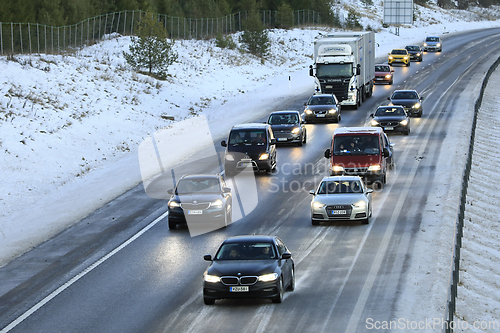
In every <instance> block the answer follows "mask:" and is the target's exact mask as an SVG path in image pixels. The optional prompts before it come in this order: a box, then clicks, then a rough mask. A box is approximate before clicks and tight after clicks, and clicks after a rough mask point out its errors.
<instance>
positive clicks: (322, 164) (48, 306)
mask: <svg viewBox="0 0 500 333" xmlns="http://www.w3.org/2000/svg"><path fill="white" fill-rule="evenodd" d="M499 33H500V29H492V30H484V31H474V32H471V33H467V34H463V35H459V36H458V35H457V36H448V37H447V38H445V39H444V48H443V52H437V53H431V52H428V53H426V54H425V56H424V61H423V62H421V63H415V62H412V64H411V66H410V67H403V66H395V70H396V72H395V81H394V84H393V85H392V86H389V85H377V86H376V87H375V90H374V94H373V96H372V97H371V98H369V99H367V100H366V101H365V102H364V103H363V105H362V106H361V107H360V108H359V109H358V110H346V109H344V110H343V113H342V121H341V122H340V123H339V124H308V125H307V131H308V138H307V143H306V144H305V145H304V146H303V147H295V146H283V147H282V146H280V147H278V171H277V172H276V173H274V174H272V175H266V174H256V185H257V191H258V204H257V206H256V208H255V209H253V210H252V211H241V209H239V207H238V205H236V207H235V208H234V209H235V210H238V211H237V212H236V213H234V214H235V216H236V219H237V217H238V216H241V218H240V219H237V221H235V222H234V223H233V224H231V225H230V226H228V227H227V228H225V229H219V230H216V231H213V232H210V233H206V234H203V235H200V236H196V237H190V234H189V231H188V229H186V228H178V229H177V230H169V229H168V226H167V223H166V218H165V212H166V201H165V200H163V199H161V195H162V193H163V195H164V192H162V189H165V187H169V188H171V187H173V185H172V184H173V183H174V180H173V179H172V176H173V178H178V177H179V176H180V175H181V174H182V173H202V172H211V173H213V172H219V171H221V167H220V165H219V162H218V161H219V159H220V158H222V157H223V150H222V147H220V144H219V143H220V141H221V140H223V139H225V138H215V140H214V145H215V147H216V151H217V152H218V154H219V156H218V157H217V156H216V158H214V156H203V155H202V153H200V154H199V155H197V158H196V160H191V161H185V162H184V163H183V164H182V165H178V166H176V167H175V168H174V170H173V172H170V174H168V175H167V176H166V177H164V178H163V179H162V180H161V181H162V183H156V184H152V185H151V186H152V187H151V190H152V192H154V190H155V188H154V187H155V186H156V191H157V193H158V197H157V198H156V199H153V198H151V197H149V196H148V195H146V194H145V192H144V188H143V186H142V185H141V186H138V187H137V188H134V189H133V190H131V191H129V192H127V193H125V194H123V195H122V196H120V197H119V198H117V199H116V200H114V201H112V202H110V203H109V204H107V205H105V206H104V207H102V208H101V209H99V210H98V211H96V212H95V213H93V214H92V215H91V216H88V217H87V218H86V219H84V220H82V221H81V222H79V223H78V224H77V225H75V226H74V227H72V228H70V229H68V230H66V231H64V232H62V233H61V234H59V235H57V236H56V237H54V238H53V239H51V240H50V241H48V242H46V243H44V244H42V245H41V246H39V247H37V248H36V249H34V250H33V251H31V252H29V253H27V254H25V255H23V256H22V257H20V258H17V259H15V260H14V261H12V262H11V263H9V264H8V265H7V266H5V267H3V268H2V269H0V281H2V283H1V285H0V332H2V333H3V332H120V333H124V332H218V333H223V332H231V333H232V332H235V331H236V332H364V331H368V329H367V327H366V319H367V318H376V319H377V320H380V321H382V320H387V321H389V320H393V318H394V314H395V311H396V307H397V303H398V301H399V298H400V295H401V291H402V290H401V288H402V286H403V285H404V281H405V280H406V279H407V278H408V276H407V274H406V272H405V268H406V267H408V265H409V263H410V261H411V259H412V257H413V256H416V255H418V251H416V249H415V248H414V247H413V241H414V237H413V236H414V235H415V234H416V232H417V231H418V230H419V226H420V223H421V222H422V220H421V219H422V215H421V213H422V210H423V209H424V205H425V203H426V201H427V195H428V189H429V188H430V184H432V183H433V182H439V179H436V178H435V172H434V170H435V168H436V163H437V160H438V156H439V154H440V152H441V146H442V142H443V138H444V137H445V135H446V133H447V131H448V130H450V128H449V124H450V119H452V117H453V116H454V114H455V113H457V112H460V109H461V107H462V106H461V105H457V101H458V96H460V95H461V94H467V93H468V91H469V89H470V88H469V87H470V86H471V84H476V82H470V79H471V77H472V75H471V73H475V72H477V71H485V64H487V63H491V62H493V61H494V60H496V58H497V57H498V54H500V39H499V38H498V34H499ZM401 46H402V47H404V45H401ZM379 60H380V61H381V62H382V61H385V59H379ZM403 88H409V89H416V90H417V91H419V92H420V94H421V95H423V96H424V97H425V100H424V102H423V107H424V113H423V117H422V118H412V120H411V123H412V127H411V134H410V135H409V136H403V135H391V136H390V139H391V142H393V143H395V144H396V145H395V159H396V168H395V169H394V170H391V171H390V172H389V174H388V177H387V181H388V183H387V186H386V187H385V188H384V189H383V190H382V191H376V192H374V195H373V209H374V210H373V217H372V219H371V221H370V224H369V225H362V224H360V223H357V222H336V223H328V224H321V225H320V226H312V225H311V221H310V201H311V196H310V195H309V193H308V192H309V190H312V189H314V187H315V186H316V185H317V184H318V182H319V181H320V180H321V178H322V177H323V176H325V175H326V174H327V173H326V170H327V162H328V161H327V160H326V159H325V158H324V157H323V152H324V150H325V149H326V148H328V147H329V144H330V140H331V136H332V132H333V130H334V129H335V128H336V127H338V126H363V125H365V124H366V123H367V120H368V115H369V114H370V113H371V112H373V110H374V109H375V108H376V106H378V105H382V104H387V102H388V101H387V100H386V98H387V97H388V96H389V95H390V93H391V92H392V91H393V90H394V89H403ZM310 93H311V92H304V94H303V95H302V96H297V98H296V100H294V101H289V102H288V103H287V104H284V105H283V109H297V110H302V109H303V107H302V104H303V102H304V101H305V100H306V99H307V97H308V96H309V94H310ZM269 111H272V110H269ZM256 120H257V121H264V120H265V119H256ZM238 214H239V215H238ZM240 234H273V235H278V236H279V237H280V238H281V239H282V240H283V241H284V242H285V244H286V245H287V246H288V248H289V249H290V250H291V252H292V254H293V257H294V260H295V265H296V289H295V291H294V292H287V293H285V300H284V302H283V303H282V304H273V303H271V302H270V301H268V300H219V301H217V302H216V303H215V305H213V306H206V305H204V304H203V299H202V274H203V272H204V270H205V269H206V267H207V266H208V263H207V262H205V261H203V255H204V254H212V255H213V254H214V253H215V251H216V249H217V247H218V246H219V244H220V243H221V242H222V241H223V240H224V239H225V238H227V237H228V236H233V235H240ZM450 255H451V254H450ZM443 306H444V304H443Z"/></svg>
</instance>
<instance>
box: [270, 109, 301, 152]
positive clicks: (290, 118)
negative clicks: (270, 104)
mask: <svg viewBox="0 0 500 333" xmlns="http://www.w3.org/2000/svg"><path fill="white" fill-rule="evenodd" d="M267 123H268V124H269V125H271V128H272V130H273V133H274V136H275V138H276V142H277V143H297V144H298V145H299V146H302V145H303V144H304V143H306V141H307V131H306V126H305V125H304V122H303V121H302V117H301V116H300V113H299V111H295V110H289V111H274V112H272V113H271V114H270V115H269V118H267Z"/></svg>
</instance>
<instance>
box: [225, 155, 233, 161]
mask: <svg viewBox="0 0 500 333" xmlns="http://www.w3.org/2000/svg"><path fill="white" fill-rule="evenodd" d="M226 160H227V161H234V157H233V155H231V154H226Z"/></svg>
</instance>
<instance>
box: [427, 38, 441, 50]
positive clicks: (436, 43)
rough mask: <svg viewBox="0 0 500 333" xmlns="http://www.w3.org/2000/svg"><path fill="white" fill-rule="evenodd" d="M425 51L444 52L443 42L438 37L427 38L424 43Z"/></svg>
mask: <svg viewBox="0 0 500 333" xmlns="http://www.w3.org/2000/svg"><path fill="white" fill-rule="evenodd" d="M423 49H424V51H425V52H427V51H439V52H441V51H443V42H442V41H441V38H439V37H438V36H427V37H426V38H425V41H424V45H423Z"/></svg>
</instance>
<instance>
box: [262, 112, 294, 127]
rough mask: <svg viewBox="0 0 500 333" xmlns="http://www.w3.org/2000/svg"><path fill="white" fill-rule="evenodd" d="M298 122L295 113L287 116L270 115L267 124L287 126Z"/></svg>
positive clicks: (281, 114)
mask: <svg viewBox="0 0 500 333" xmlns="http://www.w3.org/2000/svg"><path fill="white" fill-rule="evenodd" d="M298 122H299V117H298V115H297V114H296V113H288V114H283V113H280V114H272V115H271V116H270V117H269V121H268V123H269V124H270V125H288V124H292V125H293V124H297V123H298Z"/></svg>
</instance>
